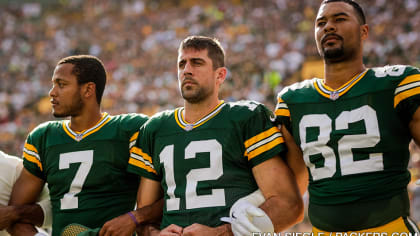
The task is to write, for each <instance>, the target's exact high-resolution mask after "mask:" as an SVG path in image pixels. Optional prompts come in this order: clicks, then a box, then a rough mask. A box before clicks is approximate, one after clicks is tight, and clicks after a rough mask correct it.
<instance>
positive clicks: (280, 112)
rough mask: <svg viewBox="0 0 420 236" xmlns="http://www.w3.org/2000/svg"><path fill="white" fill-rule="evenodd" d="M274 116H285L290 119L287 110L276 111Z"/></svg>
mask: <svg viewBox="0 0 420 236" xmlns="http://www.w3.org/2000/svg"><path fill="white" fill-rule="evenodd" d="M274 114H275V115H276V116H287V117H290V111H289V109H277V110H276V111H275V112H274Z"/></svg>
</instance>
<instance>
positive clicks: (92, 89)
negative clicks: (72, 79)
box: [82, 82, 96, 98]
mask: <svg viewBox="0 0 420 236" xmlns="http://www.w3.org/2000/svg"><path fill="white" fill-rule="evenodd" d="M82 95H83V96H84V97H85V98H89V97H91V96H95V95H96V84H95V83H93V82H87V83H85V84H84V85H83V88H82Z"/></svg>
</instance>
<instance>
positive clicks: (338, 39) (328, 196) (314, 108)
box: [275, 0, 420, 235]
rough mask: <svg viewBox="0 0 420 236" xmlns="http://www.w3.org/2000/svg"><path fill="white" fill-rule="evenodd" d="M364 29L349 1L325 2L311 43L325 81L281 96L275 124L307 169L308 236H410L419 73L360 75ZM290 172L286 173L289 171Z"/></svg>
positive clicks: (419, 136) (396, 70)
mask: <svg viewBox="0 0 420 236" xmlns="http://www.w3.org/2000/svg"><path fill="white" fill-rule="evenodd" d="M368 31H369V28H368V25H367V24H366V20H365V16H364V13H363V10H362V8H361V7H360V6H359V5H358V4H357V3H356V2H354V1H351V0H324V1H323V2H322V3H321V5H320V8H319V11H318V14H317V17H316V21H315V39H316V44H317V47H318V51H319V53H320V55H321V56H322V57H323V59H324V72H325V78H324V79H318V78H314V79H312V80H306V81H303V82H300V83H296V84H294V85H291V86H289V87H286V88H284V90H283V91H282V92H280V93H279V96H278V105H277V107H276V110H275V114H276V116H277V119H276V121H277V122H279V123H281V124H282V125H283V126H284V127H287V128H288V130H289V131H291V133H292V135H293V137H294V139H295V141H296V143H297V144H298V145H300V148H301V149H302V151H303V158H300V159H296V160H295V165H297V166H299V165H305V164H306V166H307V168H308V170H309V174H310V179H309V181H310V182H309V188H308V191H309V218H310V220H311V223H312V225H313V231H314V232H324V233H325V232H347V231H360V232H385V233H388V235H390V234H391V233H396V232H417V233H418V229H417V226H416V225H415V224H414V223H413V222H412V221H411V220H410V219H409V199H408V194H407V184H408V182H409V181H410V173H409V171H408V170H407V165H408V161H409V151H408V144H409V142H410V140H412V139H414V141H415V142H416V143H417V144H420V109H419V105H420V71H419V69H418V68H415V67H411V66H403V65H396V66H385V67H378V68H366V67H365V65H364V64H363V60H362V59H363V58H362V57H363V56H362V53H363V43H364V41H365V40H366V39H367V38H368ZM291 166H293V165H291Z"/></svg>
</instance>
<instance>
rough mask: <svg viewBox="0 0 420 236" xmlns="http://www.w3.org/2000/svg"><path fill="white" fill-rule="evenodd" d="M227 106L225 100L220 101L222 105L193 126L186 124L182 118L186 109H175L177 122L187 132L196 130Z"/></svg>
mask: <svg viewBox="0 0 420 236" xmlns="http://www.w3.org/2000/svg"><path fill="white" fill-rule="evenodd" d="M225 105H226V103H225V102H224V101H223V100H222V101H220V103H219V104H218V105H217V106H216V107H215V108H214V109H213V110H212V111H211V112H210V113H209V114H207V115H206V116H204V117H203V118H201V119H200V120H198V121H197V122H195V123H193V124H192V123H188V122H186V121H185V119H184V117H183V116H182V111H183V110H184V108H183V107H181V108H177V109H175V121H176V123H177V124H178V125H179V127H181V128H182V129H184V130H186V131H190V130H192V129H194V128H197V127H199V126H201V125H203V124H204V123H206V122H207V121H209V120H210V119H211V118H213V117H214V116H216V115H217V114H218V113H219V112H220V111H221V110H222V108H223V107H224V106H225Z"/></svg>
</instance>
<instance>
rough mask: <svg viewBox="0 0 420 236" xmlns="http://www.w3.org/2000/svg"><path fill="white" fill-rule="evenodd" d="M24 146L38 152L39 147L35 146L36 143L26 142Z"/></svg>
mask: <svg viewBox="0 0 420 236" xmlns="http://www.w3.org/2000/svg"><path fill="white" fill-rule="evenodd" d="M24 148H26V149H28V150H29V151H33V152H36V153H38V150H37V149H36V147H35V146H34V145H32V144H29V143H25V146H24Z"/></svg>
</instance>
